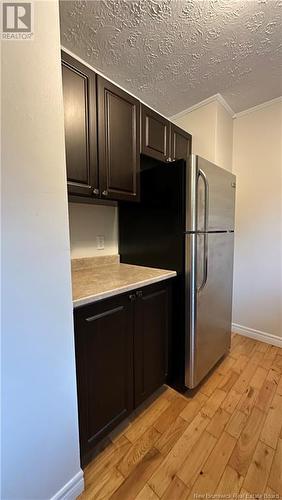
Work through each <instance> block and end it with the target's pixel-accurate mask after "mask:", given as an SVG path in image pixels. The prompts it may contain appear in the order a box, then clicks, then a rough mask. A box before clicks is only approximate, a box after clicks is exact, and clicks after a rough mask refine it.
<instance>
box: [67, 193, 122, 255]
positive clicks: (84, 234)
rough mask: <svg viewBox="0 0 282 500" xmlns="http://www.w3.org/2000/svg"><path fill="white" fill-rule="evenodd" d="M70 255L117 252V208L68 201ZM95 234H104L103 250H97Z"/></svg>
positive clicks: (113, 253)
mask: <svg viewBox="0 0 282 500" xmlns="http://www.w3.org/2000/svg"><path fill="white" fill-rule="evenodd" d="M69 226H70V241H71V257H72V259H77V258H81V257H93V256H100V255H116V254H117V253H118V209H117V207H111V206H104V205H84V204H80V203H69ZM97 236H104V238H105V248H104V250H97V240H96V237H97Z"/></svg>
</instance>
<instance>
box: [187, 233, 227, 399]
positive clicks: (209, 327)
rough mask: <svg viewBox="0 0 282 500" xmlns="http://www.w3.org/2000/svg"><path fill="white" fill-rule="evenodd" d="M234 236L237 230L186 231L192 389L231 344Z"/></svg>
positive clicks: (190, 386)
mask: <svg viewBox="0 0 282 500" xmlns="http://www.w3.org/2000/svg"><path fill="white" fill-rule="evenodd" d="M205 239H207V240H206V241H205ZM233 240H234V235H233V233H210V234H189V235H186V304H187V308H186V312H187V314H186V356H185V359H186V366H185V384H186V386H187V387H189V388H191V389H193V388H194V387H196V386H197V385H198V384H199V382H200V381H201V380H202V379H203V378H204V377H205V375H206V374H207V373H208V372H209V370H210V369H211V368H212V367H213V366H214V365H215V363H216V362H217V361H218V360H219V359H220V358H221V357H222V356H223V355H224V354H225V353H226V352H227V351H228V349H229V347H230V338H231V314H232V280H233V243H234V241H233Z"/></svg>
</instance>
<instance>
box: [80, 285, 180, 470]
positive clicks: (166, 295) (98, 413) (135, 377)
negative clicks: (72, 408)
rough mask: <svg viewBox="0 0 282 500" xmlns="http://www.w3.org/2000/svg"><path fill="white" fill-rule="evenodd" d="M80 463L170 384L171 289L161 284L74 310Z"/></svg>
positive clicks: (87, 458) (84, 463)
mask: <svg viewBox="0 0 282 500" xmlns="http://www.w3.org/2000/svg"><path fill="white" fill-rule="evenodd" d="M74 324H75V349H76V371H77V391H78V409H79V432H80V453H81V464H82V466H84V465H86V464H87V463H88V462H89V461H90V460H91V458H92V456H93V452H95V446H96V445H97V443H98V442H99V441H100V440H101V439H102V438H103V437H104V436H106V435H107V434H108V433H109V432H110V431H111V430H112V429H113V428H114V427H115V426H116V425H117V424H118V423H119V422H121V421H122V420H123V419H124V418H125V417H126V416H127V415H128V414H130V413H131V411H132V410H133V408H134V407H136V406H138V405H139V404H140V403H141V402H142V401H143V400H144V399H146V398H147V397H148V396H149V395H150V394H151V393H152V392H154V391H155V390H156V389H157V388H158V387H160V386H161V385H162V384H163V383H164V382H165V380H166V372H167V343H168V333H169V327H170V285H169V283H167V282H165V283H158V284H156V285H150V286H147V287H144V288H142V289H138V290H135V291H132V292H130V293H128V294H123V295H117V296H115V297H112V298H110V299H106V300H102V301H99V302H95V303H93V304H90V305H87V306H82V307H79V308H77V309H75V311H74Z"/></svg>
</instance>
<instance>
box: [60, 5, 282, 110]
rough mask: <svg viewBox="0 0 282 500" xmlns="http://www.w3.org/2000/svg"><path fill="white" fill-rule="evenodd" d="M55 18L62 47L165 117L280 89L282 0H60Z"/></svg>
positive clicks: (242, 104) (238, 103) (247, 103)
mask: <svg viewBox="0 0 282 500" xmlns="http://www.w3.org/2000/svg"><path fill="white" fill-rule="evenodd" d="M60 17H61V42H62V45H63V46H65V47H66V48H68V49H69V50H71V51H72V52H74V53H75V54H77V55H78V56H80V57H81V58H82V59H84V60H85V61H87V62H88V63H89V64H91V65H92V66H94V67H95V68H97V69H98V70H100V71H101V72H103V73H104V74H105V75H106V76H108V77H109V78H111V79H112V80H114V81H115V82H117V83H118V84H120V85H121V86H123V87H124V88H125V89H127V90H128V91H130V92H132V93H133V94H135V95H136V96H138V97H139V98H140V99H141V100H143V101H144V102H146V103H148V104H149V105H151V106H152V107H154V108H155V109H157V110H159V111H160V112H162V113H163V114H165V115H167V116H171V115H173V114H175V113H178V112H179V111H182V110H183V109H186V108H188V107H190V106H192V105H193V104H195V103H198V102H199V101H201V100H203V99H206V98H207V97H210V96H211V95H214V94H216V93H221V94H222V96H223V97H224V98H225V99H226V101H227V102H228V104H229V105H230V106H231V107H232V108H233V110H234V111H235V112H238V111H241V110H243V109H246V108H249V107H251V106H255V105H256V104H260V103H262V102H264V101H267V100H269V99H272V98H274V97H277V96H279V95H281V94H282V64H281V63H282V35H281V34H282V0H204V1H197V0H160V1H156V0H94V1H89V0H88V1H82V0H79V1H69V0H62V1H61V2H60Z"/></svg>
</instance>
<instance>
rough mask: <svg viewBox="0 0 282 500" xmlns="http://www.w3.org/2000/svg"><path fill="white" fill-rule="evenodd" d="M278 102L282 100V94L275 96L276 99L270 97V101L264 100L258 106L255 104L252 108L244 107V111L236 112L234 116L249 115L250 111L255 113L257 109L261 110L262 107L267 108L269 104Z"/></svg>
mask: <svg viewBox="0 0 282 500" xmlns="http://www.w3.org/2000/svg"><path fill="white" fill-rule="evenodd" d="M278 102H282V96H279V97H275V98H274V99H270V101H265V102H262V103H261V104H258V105H257V106H253V107H252V108H248V109H244V110H243V111H240V112H239V113H236V114H235V116H234V118H240V117H241V116H244V115H248V114H249V113H254V112H255V111H259V110H260V109H264V108H267V107H268V106H271V105H272V104H277V103H278Z"/></svg>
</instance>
